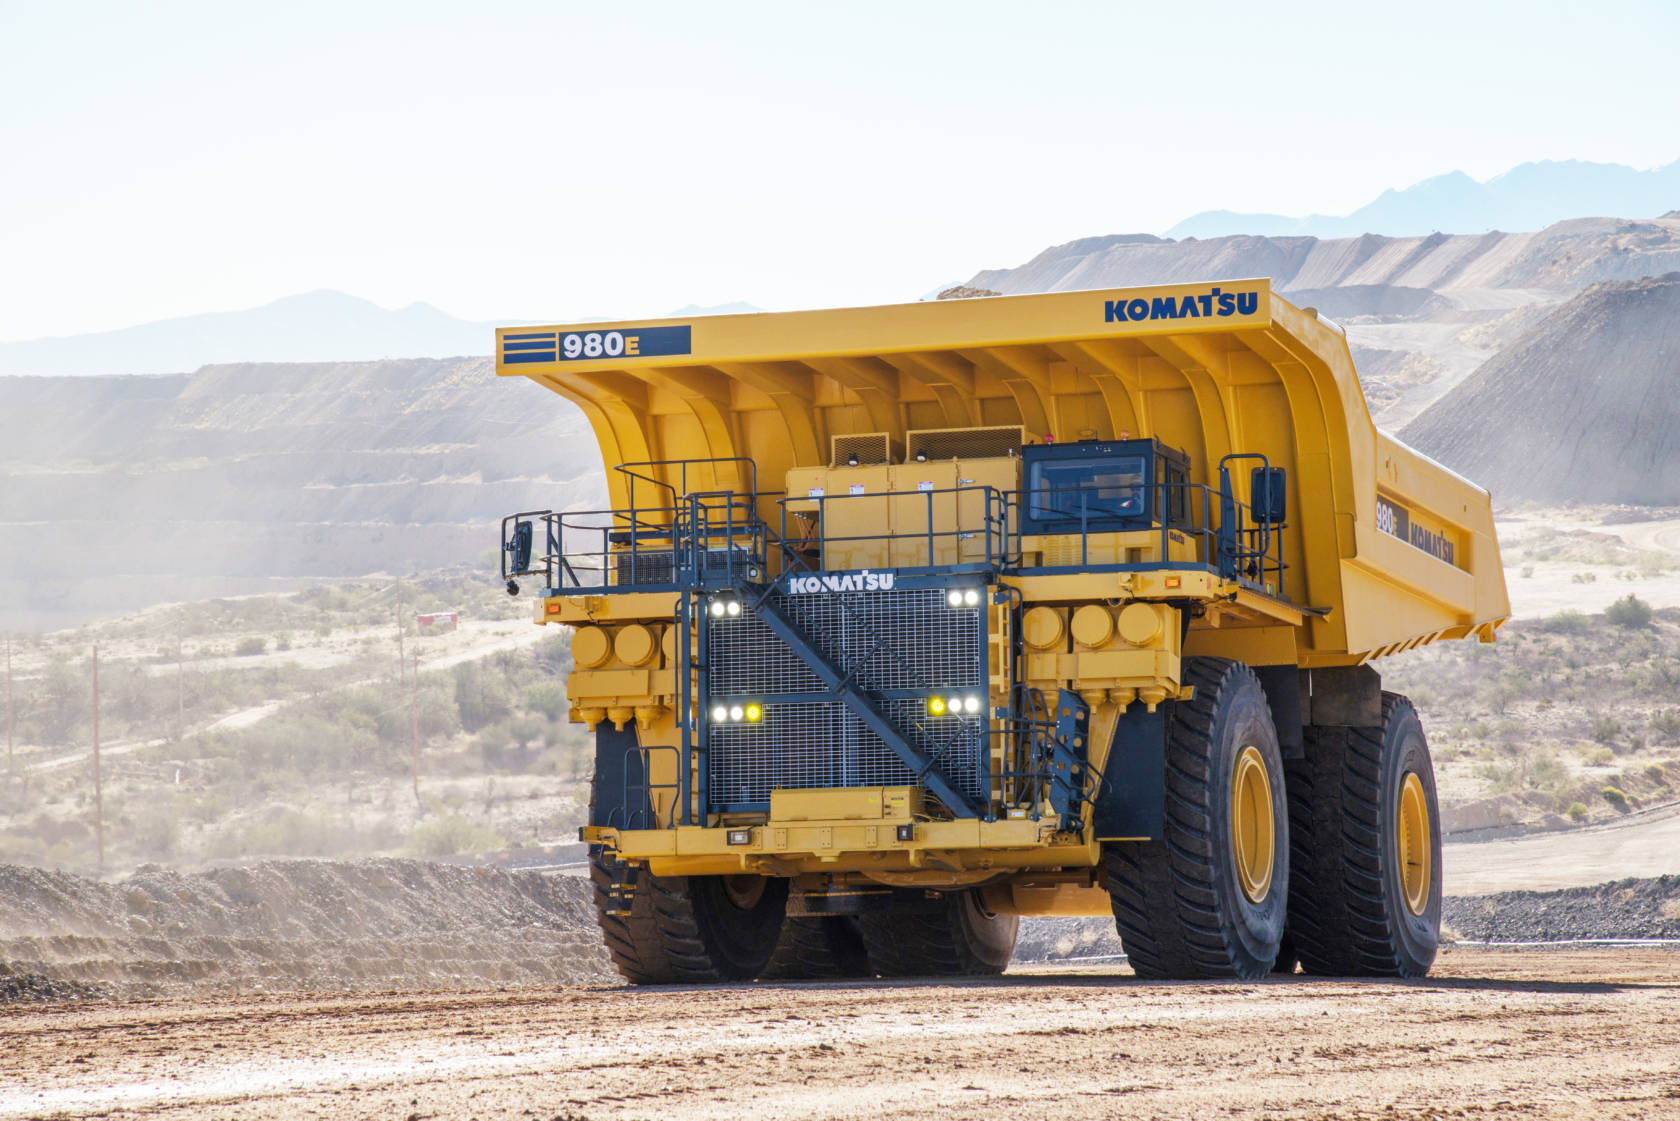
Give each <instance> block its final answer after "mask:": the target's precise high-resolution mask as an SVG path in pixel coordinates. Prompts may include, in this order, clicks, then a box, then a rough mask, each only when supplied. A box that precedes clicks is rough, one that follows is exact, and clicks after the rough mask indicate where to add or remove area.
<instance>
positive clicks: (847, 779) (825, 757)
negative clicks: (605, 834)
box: [709, 699, 990, 811]
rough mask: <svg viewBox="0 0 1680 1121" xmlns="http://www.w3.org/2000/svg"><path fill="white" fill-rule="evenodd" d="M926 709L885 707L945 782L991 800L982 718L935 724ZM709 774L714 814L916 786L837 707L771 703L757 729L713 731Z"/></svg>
mask: <svg viewBox="0 0 1680 1121" xmlns="http://www.w3.org/2000/svg"><path fill="white" fill-rule="evenodd" d="M925 706H926V702H925V701H923V700H921V699H916V700H896V701H888V702H887V703H886V705H885V706H883V707H884V708H885V709H886V712H887V718H888V719H889V720H891V721H892V722H893V724H894V725H895V726H896V727H898V728H900V729H902V730H903V731H904V733H905V738H906V739H908V740H909V741H910V743H911V744H912V745H913V746H915V747H916V748H917V749H918V750H919V751H921V752H923V753H924V754H926V755H928V756H930V757H931V758H932V759H933V760H934V762H935V764H936V765H937V766H938V768H939V771H940V773H941V774H943V775H944V776H945V779H946V781H947V782H949V783H950V784H951V785H952V786H953V787H955V788H956V789H957V790H959V791H961V792H962V793H964V794H966V795H968V796H969V797H970V798H972V799H974V800H975V801H977V802H984V801H986V799H987V797H988V796H989V791H988V789H987V788H988V786H989V781H990V780H989V777H988V773H987V769H986V762H987V759H986V747H987V734H986V722H985V721H984V720H982V719H980V718H978V717H972V718H971V717H960V718H958V717H942V718H940V719H937V720H936V719H932V718H930V717H928V716H926V715H925V713H926V707H925ZM709 773H710V801H711V808H712V809H713V810H714V811H717V810H721V809H723V808H724V807H726V806H733V807H737V808H743V809H745V808H765V807H768V805H769V802H770V792H771V791H772V790H812V789H819V788H824V787H836V786H914V785H916V777H915V776H914V775H913V774H911V773H910V769H909V768H908V767H906V766H905V765H904V763H903V761H902V760H900V759H899V757H898V756H897V755H894V754H893V753H892V750H891V749H890V748H888V747H887V745H886V744H884V743H882V742H881V739H880V737H879V736H877V735H875V733H874V732H871V731H870V730H869V729H868V728H867V727H865V726H864V724H863V722H862V721H860V720H859V719H858V718H857V717H856V716H855V715H854V714H853V713H852V712H851V710H850V709H848V708H846V706H845V705H843V704H840V703H839V702H838V701H833V702H823V703H810V702H804V701H796V702H790V703H788V704H780V705H778V704H775V703H773V702H772V703H770V704H767V705H766V706H765V709H764V720H763V722H762V723H760V724H723V725H718V726H716V727H714V728H713V729H712V732H711V765H710V770H709Z"/></svg>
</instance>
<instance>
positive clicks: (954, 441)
mask: <svg viewBox="0 0 1680 1121" xmlns="http://www.w3.org/2000/svg"><path fill="white" fill-rule="evenodd" d="M1023 431H1024V429H1022V428H1021V426H1020V425H1006V426H999V427H997V428H924V429H919V430H917V431H913V432H911V433H909V434H908V436H907V440H908V443H909V447H910V457H911V458H912V459H914V458H915V457H916V455H917V453H921V454H923V455H925V456H927V458H929V459H993V458H1001V457H1003V456H1011V455H1012V456H1017V457H1018V456H1020V454H1021V436H1022V432H1023Z"/></svg>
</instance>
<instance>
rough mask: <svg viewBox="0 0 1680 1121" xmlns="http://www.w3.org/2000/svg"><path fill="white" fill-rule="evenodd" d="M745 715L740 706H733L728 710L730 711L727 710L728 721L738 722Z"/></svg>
mask: <svg viewBox="0 0 1680 1121" xmlns="http://www.w3.org/2000/svg"><path fill="white" fill-rule="evenodd" d="M746 714H747V713H746V710H745V709H743V708H742V707H741V706H740V705H735V706H733V707H732V708H730V710H729V719H731V720H739V719H741V717H743V716H745V715H746Z"/></svg>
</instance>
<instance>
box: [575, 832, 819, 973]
mask: <svg viewBox="0 0 1680 1121" xmlns="http://www.w3.org/2000/svg"><path fill="white" fill-rule="evenodd" d="M615 864H616V861H614V860H613V859H612V858H611V857H609V856H595V857H592V858H591V859H590V865H589V872H590V878H591V880H592V881H593V883H594V886H595V914H596V920H597V922H599V924H600V927H601V933H602V934H603V935H604V936H605V938H606V944H607V952H608V953H609V954H611V955H612V959H613V965H614V966H615V967H617V969H618V971H619V973H620V974H622V975H623V976H624V979H625V980H627V981H629V982H630V983H631V984H633V985H695V984H711V983H715V982H718V981H750V980H752V979H753V978H754V977H757V976H758V975H759V974H760V973H762V972H763V971H764V968H765V966H767V965H768V964H769V963H770V957H771V955H772V954H773V953H774V952H775V949H776V942H777V939H778V938H779V937H780V935H781V931H782V923H783V920H784V917H785V915H786V912H787V894H788V881H787V880H785V879H780V878H778V877H774V876H653V875H649V874H648V872H647V870H646V869H624V868H616V869H615ZM615 871H617V872H618V873H619V875H620V876H625V875H626V874H627V873H629V874H631V875H633V882H632V890H631V893H630V897H629V907H628V911H629V913H628V914H618V913H615V911H618V910H623V909H624V908H623V905H622V902H621V901H620V900H618V899H616V898H615V896H614V892H613V875H614V872H615Z"/></svg>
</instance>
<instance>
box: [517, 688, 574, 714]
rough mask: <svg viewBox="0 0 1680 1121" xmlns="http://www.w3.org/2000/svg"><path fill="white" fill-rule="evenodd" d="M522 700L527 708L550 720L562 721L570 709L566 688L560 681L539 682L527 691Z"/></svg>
mask: <svg viewBox="0 0 1680 1121" xmlns="http://www.w3.org/2000/svg"><path fill="white" fill-rule="evenodd" d="M522 699H523V701H524V704H525V707H526V708H528V709H530V710H531V711H532V712H538V713H541V714H542V715H544V716H546V717H548V719H550V720H559V719H561V718H562V717H564V716H565V715H566V710H567V708H568V704H567V701H566V687H565V686H564V685H562V684H560V683H559V682H558V681H539V682H537V683H536V684H535V685H532V686H530V687H528V688H527V689H526V690H525V696H524V697H523V698H522Z"/></svg>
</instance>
